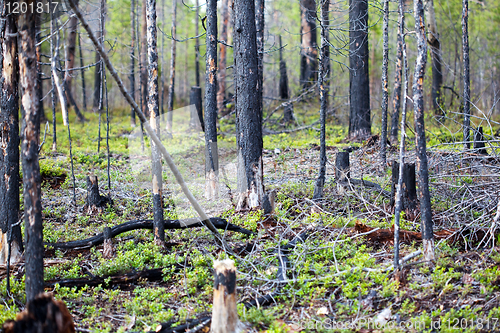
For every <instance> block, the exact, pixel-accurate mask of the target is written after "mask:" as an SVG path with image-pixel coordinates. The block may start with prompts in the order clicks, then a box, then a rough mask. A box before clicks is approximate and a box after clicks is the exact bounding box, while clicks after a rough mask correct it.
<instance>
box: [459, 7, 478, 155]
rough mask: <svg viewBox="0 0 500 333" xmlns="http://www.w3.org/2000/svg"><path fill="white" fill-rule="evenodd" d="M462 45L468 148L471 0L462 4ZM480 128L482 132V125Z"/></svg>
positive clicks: (466, 148) (466, 142) (465, 138)
mask: <svg viewBox="0 0 500 333" xmlns="http://www.w3.org/2000/svg"><path fill="white" fill-rule="evenodd" d="M462 47H463V57H464V97H463V98H464V101H463V105H464V149H465V150H468V149H469V148H470V64H469V0H463V4H462ZM480 129H481V134H482V127H480ZM474 143H475V142H474Z"/></svg>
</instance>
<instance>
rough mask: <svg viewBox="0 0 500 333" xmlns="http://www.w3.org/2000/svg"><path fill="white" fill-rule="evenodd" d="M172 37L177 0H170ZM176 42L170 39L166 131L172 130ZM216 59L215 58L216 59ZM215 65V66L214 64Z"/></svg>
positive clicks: (174, 33) (173, 34)
mask: <svg viewBox="0 0 500 333" xmlns="http://www.w3.org/2000/svg"><path fill="white" fill-rule="evenodd" d="M171 29H172V30H171V31H172V37H173V38H176V36H177V35H176V31H177V0H173V1H172V28H171ZM176 46H177V42H176V41H175V40H174V39H172V48H171V49H170V79H169V86H168V104H167V105H168V109H167V132H170V133H171V132H172V121H173V120H172V118H173V112H174V98H175V52H176ZM216 61H217V60H216ZM216 67H217V66H216Z"/></svg>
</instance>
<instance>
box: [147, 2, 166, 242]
mask: <svg viewBox="0 0 500 333" xmlns="http://www.w3.org/2000/svg"><path fill="white" fill-rule="evenodd" d="M146 22H147V31H148V32H147V40H148V91H149V98H148V109H149V115H150V123H151V127H152V128H153V129H154V130H155V132H156V135H157V136H158V137H159V136H160V109H159V98H158V48H157V45H156V41H157V36H156V0H147V6H146ZM151 161H152V174H153V216H154V217H153V220H154V222H153V223H154V227H153V234H154V239H155V243H156V244H157V245H160V246H163V245H164V244H165V230H164V227H163V188H162V187H163V186H162V183H163V180H162V172H161V157H160V152H159V150H158V146H157V145H156V144H155V143H154V142H151Z"/></svg>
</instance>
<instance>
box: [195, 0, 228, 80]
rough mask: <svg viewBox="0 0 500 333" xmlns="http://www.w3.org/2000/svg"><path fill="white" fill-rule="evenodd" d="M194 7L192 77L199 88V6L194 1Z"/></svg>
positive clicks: (197, 2)
mask: <svg viewBox="0 0 500 333" xmlns="http://www.w3.org/2000/svg"><path fill="white" fill-rule="evenodd" d="M223 1H225V0H223ZM195 6H196V19H195V25H194V29H195V32H194V34H195V35H196V39H195V44H194V52H195V56H194V65H195V69H194V75H195V79H196V86H197V87H200V38H199V37H198V35H199V34H200V5H199V1H198V0H196V4H195ZM222 6H223V7H224V5H222ZM221 61H222V60H221Z"/></svg>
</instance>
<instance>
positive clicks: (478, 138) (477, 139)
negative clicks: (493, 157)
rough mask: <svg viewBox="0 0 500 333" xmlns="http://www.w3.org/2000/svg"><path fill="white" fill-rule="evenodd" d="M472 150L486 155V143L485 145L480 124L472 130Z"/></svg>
mask: <svg viewBox="0 0 500 333" xmlns="http://www.w3.org/2000/svg"><path fill="white" fill-rule="evenodd" d="M474 152H475V153H476V154H481V155H488V152H487V151H486V145H485V140H484V135H483V127H482V126H479V127H478V128H477V129H476V130H475V131H474Z"/></svg>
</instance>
